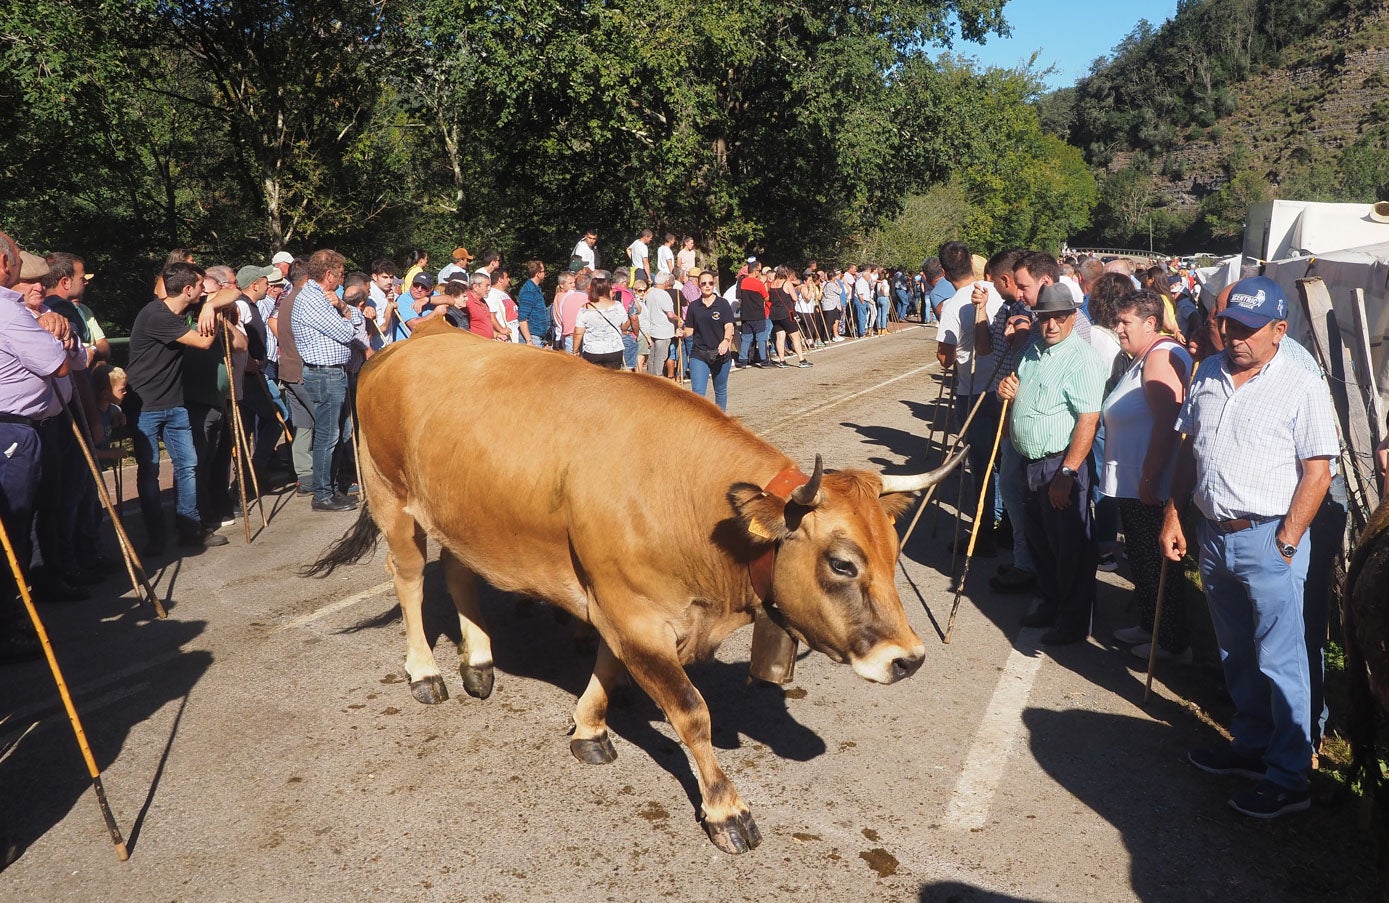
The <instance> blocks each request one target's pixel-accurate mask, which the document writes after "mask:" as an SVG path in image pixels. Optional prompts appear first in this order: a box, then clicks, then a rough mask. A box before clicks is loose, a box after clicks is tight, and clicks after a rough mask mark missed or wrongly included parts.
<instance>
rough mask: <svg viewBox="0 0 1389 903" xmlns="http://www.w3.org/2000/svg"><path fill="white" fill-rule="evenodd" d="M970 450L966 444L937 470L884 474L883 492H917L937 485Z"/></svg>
mask: <svg viewBox="0 0 1389 903" xmlns="http://www.w3.org/2000/svg"><path fill="white" fill-rule="evenodd" d="M967 451H969V446H968V445H965V446H962V447H961V448H960V450H959V451H957V452H956V453H955V457H953V458H951V459H950V460H949V461H946V462H945V463H944V464H942V465H941V466H940V467H937V468H936V469H935V470H932V471H928V472H927V473H902V474H892V475H888V474H883V475H882V480H883V494H884V495H886V494H887V493H889V492H916V491H918V490H921V489H925V488H926V487H927V486H932V485H935V484H936V483H939V482H940V481H941V480H943V479H945V478H946V477H947V476H948V475H949V474H950V471H952V470H954V469H955V468H956V467H959V466H960V462H961V461H963V460H964V459H965V452H967Z"/></svg>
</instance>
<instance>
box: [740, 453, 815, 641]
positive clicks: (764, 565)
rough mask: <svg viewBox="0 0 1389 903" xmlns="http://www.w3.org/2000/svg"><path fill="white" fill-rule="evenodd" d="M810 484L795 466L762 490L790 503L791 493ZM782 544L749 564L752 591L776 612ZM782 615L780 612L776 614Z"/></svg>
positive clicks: (777, 476) (774, 478) (769, 549)
mask: <svg viewBox="0 0 1389 903" xmlns="http://www.w3.org/2000/svg"><path fill="white" fill-rule="evenodd" d="M809 482H810V477H808V476H806V475H805V474H804V473H802V472H801V469H800V468H799V467H796V466H795V465H794V464H793V465H792V466H790V467H788V468H786V469H785V470H783V471H781V472H780V473H778V474H777V475H776V476H774V477H772V481H771V482H770V483H768V484H767V485H766V486H764V487H763V488H762V491H763V492H766V493H770V494H771V495H774V496H776V497H777V498H779V499H781V500H782V501H789V500H790V498H791V491H792V490H793V489H797V488H799V487H801V486H804V485H805V484H806V483H809ZM779 545H780V543H772V544H771V545H769V546H768V547H767V551H765V552H763V553H762V554H761V555H758V556H757V557H756V558H754V559H753V560H752V561H749V562H748V576H749V577H751V578H752V591H753V593H755V594H756V595H757V599H758V601H759V602H761V603H762V605H763V607H764V608H767V609H768V610H774V609H775V607H776V605H775V603H774V602H773V601H772V571H773V570H774V569H775V567H776V550H777V547H778V546H779ZM776 614H777V615H780V612H776Z"/></svg>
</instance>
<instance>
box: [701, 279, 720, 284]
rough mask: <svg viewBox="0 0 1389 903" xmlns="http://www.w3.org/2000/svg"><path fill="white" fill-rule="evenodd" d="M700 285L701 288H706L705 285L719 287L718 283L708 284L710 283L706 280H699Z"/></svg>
mask: <svg viewBox="0 0 1389 903" xmlns="http://www.w3.org/2000/svg"><path fill="white" fill-rule="evenodd" d="M699 284H700V285H701V286H705V285H718V283H717V282H708V281H706V280H704V279H701V280H699Z"/></svg>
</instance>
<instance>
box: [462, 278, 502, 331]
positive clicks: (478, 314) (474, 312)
mask: <svg viewBox="0 0 1389 903" xmlns="http://www.w3.org/2000/svg"><path fill="white" fill-rule="evenodd" d="M463 297H464V298H465V299H466V301H467V305H468V331H469V332H471V333H472V334H473V335H476V336H482V337H483V338H484V339H494V338H496V337H497V331H496V330H495V329H493V328H492V309H491V308H490V307H488V306H487V302H486V301H484V300H482V299H481V298H479V297H478V296H477V295H475V294H473V292H472V289H469V290H468V291H467V292H465V293H464V295H463Z"/></svg>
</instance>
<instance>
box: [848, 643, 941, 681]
mask: <svg viewBox="0 0 1389 903" xmlns="http://www.w3.org/2000/svg"><path fill="white" fill-rule="evenodd" d="M925 660H926V647H925V646H924V645H922V644H920V643H918V644H917V645H916V646H914V647H912V648H911V649H904V648H903V647H901V646H898V645H895V644H890V643H889V644H884V645H882V646H878V647H877V648H875V649H874V650H873V651H872V652H870V653H869V654H868V655H865V656H863V657H862V658H855V659H854V660H853V668H854V673H855V674H857V675H858V676H859V677H862V678H863V679H864V680H871V681H873V682H874V683H879V684H894V683H896V682H897V681H899V680H902V679H903V678H906V677H911V676H912V675H913V674H915V673H916V672H917V670H918V669H919V668H920V667H921V663H922V662H924V661H925Z"/></svg>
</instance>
